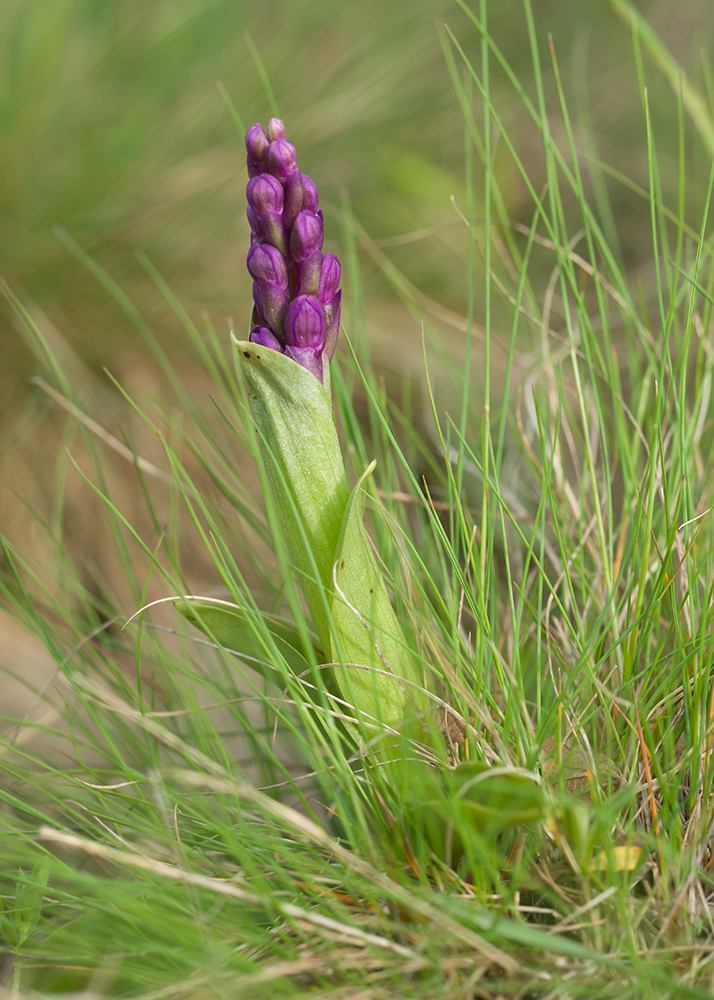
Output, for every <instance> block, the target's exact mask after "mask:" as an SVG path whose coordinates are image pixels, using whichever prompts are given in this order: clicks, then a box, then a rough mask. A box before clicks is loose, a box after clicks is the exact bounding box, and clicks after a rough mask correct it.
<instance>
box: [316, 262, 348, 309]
mask: <svg viewBox="0 0 714 1000" xmlns="http://www.w3.org/2000/svg"><path fill="white" fill-rule="evenodd" d="M341 275H342V268H341V267H340V262H339V260H338V259H337V257H335V255H334V254H333V253H327V254H325V257H324V260H323V262H322V270H321V272H320V283H319V286H318V291H317V297H318V299H319V300H320V302H324V303H325V305H326V306H328V305H329V304H330V303H331V302H332V300H333V299H334V297H335V295H336V294H337V289H338V287H339V284H340V277H341Z"/></svg>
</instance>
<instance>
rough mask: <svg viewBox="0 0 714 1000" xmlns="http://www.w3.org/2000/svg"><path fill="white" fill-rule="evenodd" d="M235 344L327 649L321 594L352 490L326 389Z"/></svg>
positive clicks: (273, 485) (286, 362) (272, 357)
mask: <svg viewBox="0 0 714 1000" xmlns="http://www.w3.org/2000/svg"><path fill="white" fill-rule="evenodd" d="M236 348H237V350H238V356H239V358H240V361H241V368H242V371H243V374H244V376H245V380H246V384H247V386H248V392H249V393H250V401H251V406H252V408H253V417H254V419H255V422H256V424H257V427H258V432H259V436H260V446H261V449H262V453H263V461H264V464H265V471H266V475H267V477H268V484H269V486H270V495H271V497H272V500H273V504H274V506H275V510H276V513H277V515H278V519H279V521H280V526H281V528H282V530H283V534H284V536H285V540H286V542H287V545H288V550H289V552H290V557H291V559H292V561H293V564H294V565H295V567H296V569H297V570H298V572H299V574H300V586H301V587H302V591H303V593H304V595H305V600H306V602H307V606H308V608H309V610H310V615H311V616H312V622H313V625H314V626H315V631H316V632H317V635H318V638H319V640H320V643H321V645H322V647H323V649H326V650H327V649H331V648H332V642H331V634H330V625H329V616H328V613H327V608H326V603H327V605H328V606H329V601H328V602H326V601H325V591H330V590H331V588H332V564H333V560H334V557H335V551H336V549H337V543H338V541H339V537H340V529H341V527H342V519H343V516H344V512H345V507H346V505H347V498H348V496H349V490H348V488H347V478H346V476H345V469H344V465H343V462H342V453H341V451H340V442H339V439H338V437H337V431H336V430H335V421H334V417H333V415H332V404H331V400H330V395H329V389H325V388H324V387H323V386H322V385H320V383H319V382H318V380H317V379H316V378H315V376H314V375H311V374H310V372H308V371H306V370H305V369H304V368H301V367H300V365H298V364H296V363H295V362H294V361H292V360H291V359H290V358H288V357H285V355H283V354H279V353H278V352H277V351H271V350H270V348H266V347H259V346H257V345H256V344H251V343H248V342H247V341H238V342H237V343H236ZM316 570H317V575H318V577H319V582H318V581H317V580H316V578H315V577H316Z"/></svg>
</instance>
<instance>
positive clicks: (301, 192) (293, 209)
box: [283, 170, 318, 226]
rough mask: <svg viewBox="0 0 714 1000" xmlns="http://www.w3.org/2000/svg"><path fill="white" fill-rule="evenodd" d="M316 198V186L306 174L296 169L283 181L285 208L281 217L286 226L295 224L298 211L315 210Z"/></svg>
mask: <svg viewBox="0 0 714 1000" xmlns="http://www.w3.org/2000/svg"><path fill="white" fill-rule="evenodd" d="M317 206H318V198H317V188H316V187H315V184H314V182H313V181H311V180H310V178H309V177H308V176H307V174H301V173H300V171H299V170H296V171H295V173H294V174H291V175H290V177H289V178H288V180H287V181H286V182H285V208H284V210H283V218H284V219H285V225H286V226H292V225H294V224H295V220H296V219H297V217H298V215H299V214H300V212H303V211H305V210H306V209H307V211H309V212H317Z"/></svg>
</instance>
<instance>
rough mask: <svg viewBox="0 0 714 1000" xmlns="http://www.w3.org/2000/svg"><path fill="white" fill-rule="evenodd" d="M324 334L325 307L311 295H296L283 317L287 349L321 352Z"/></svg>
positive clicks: (325, 326) (325, 322) (325, 321)
mask: <svg viewBox="0 0 714 1000" xmlns="http://www.w3.org/2000/svg"><path fill="white" fill-rule="evenodd" d="M326 332H327V318H326V317H325V307H324V306H323V304H322V302H320V300H319V299H316V298H315V297H314V296H312V295H298V297H297V298H296V299H293V300H292V302H291V303H290V306H289V307H288V312H287V315H286V317H285V343H286V345H287V346H288V347H312V348H315V349H317V350H322V348H323V347H324V345H325V333H326Z"/></svg>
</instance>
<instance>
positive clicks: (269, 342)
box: [249, 326, 283, 354]
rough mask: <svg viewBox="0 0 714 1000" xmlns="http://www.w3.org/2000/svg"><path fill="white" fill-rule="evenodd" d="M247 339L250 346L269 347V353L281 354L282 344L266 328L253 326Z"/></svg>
mask: <svg viewBox="0 0 714 1000" xmlns="http://www.w3.org/2000/svg"><path fill="white" fill-rule="evenodd" d="M249 339H250V342H251V344H259V345H260V347H269V348H270V349H271V351H278V353H280V354H282V351H283V346H282V344H281V343H280V341H279V340H278V338H277V337H276V336H275V334H274V333H273V331H272V330H270V329H268V327H267V326H254V327H253V329H252V330H251V333H250V338H249Z"/></svg>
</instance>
